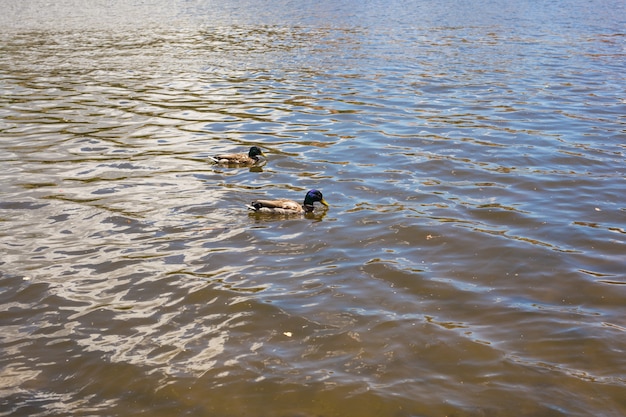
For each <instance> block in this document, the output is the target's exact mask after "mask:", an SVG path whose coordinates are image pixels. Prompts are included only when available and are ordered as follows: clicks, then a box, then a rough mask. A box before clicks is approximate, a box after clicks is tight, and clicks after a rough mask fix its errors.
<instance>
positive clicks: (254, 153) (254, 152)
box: [209, 146, 265, 165]
mask: <svg viewBox="0 0 626 417" xmlns="http://www.w3.org/2000/svg"><path fill="white" fill-rule="evenodd" d="M259 156H263V157H265V154H264V153H263V151H262V150H261V148H259V147H258V146H253V147H251V148H250V151H249V152H248V153H247V154H245V153H223V154H220V155H215V156H210V157H209V158H211V159H212V160H213V161H215V162H216V163H218V164H223V165H254V164H256V163H257V162H259Z"/></svg>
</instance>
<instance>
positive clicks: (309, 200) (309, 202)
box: [303, 190, 328, 211]
mask: <svg viewBox="0 0 626 417" xmlns="http://www.w3.org/2000/svg"><path fill="white" fill-rule="evenodd" d="M316 201H318V202H320V203H321V204H323V205H325V206H326V207H328V203H327V202H326V200H324V196H323V195H322V193H321V192H320V191H318V190H310V191H309V192H308V193H306V196H305V197H304V204H303V206H304V209H305V210H306V211H313V203H315V202H316Z"/></svg>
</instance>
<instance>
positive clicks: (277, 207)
mask: <svg viewBox="0 0 626 417" xmlns="http://www.w3.org/2000/svg"><path fill="white" fill-rule="evenodd" d="M316 201H318V202H320V203H322V204H323V205H325V206H326V207H328V203H327V202H326V200H324V197H323V196H322V193H321V192H319V191H318V190H310V191H309V192H308V193H306V196H305V197H304V203H302V204H299V203H297V202H295V201H293V200H287V199H284V198H281V199H278V200H256V201H253V202H252V203H250V204H249V205H248V209H250V210H252V211H254V212H256V213H272V214H302V213H311V212H312V211H313V210H314V206H313V203H315V202H316Z"/></svg>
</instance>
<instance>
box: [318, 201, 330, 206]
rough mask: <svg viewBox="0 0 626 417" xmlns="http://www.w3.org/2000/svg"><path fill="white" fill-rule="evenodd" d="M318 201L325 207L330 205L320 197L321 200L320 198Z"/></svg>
mask: <svg viewBox="0 0 626 417" xmlns="http://www.w3.org/2000/svg"><path fill="white" fill-rule="evenodd" d="M320 203H322V204H323V205H325V206H326V207H330V206H329V205H328V203H327V202H326V200H324V199H321V200H320Z"/></svg>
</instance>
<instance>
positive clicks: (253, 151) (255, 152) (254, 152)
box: [248, 146, 265, 160]
mask: <svg viewBox="0 0 626 417" xmlns="http://www.w3.org/2000/svg"><path fill="white" fill-rule="evenodd" d="M248 156H249V157H250V158H252V159H254V160H257V159H259V156H265V154H264V153H263V151H262V150H261V148H259V147H258V146H253V147H251V148H250V152H248Z"/></svg>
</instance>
